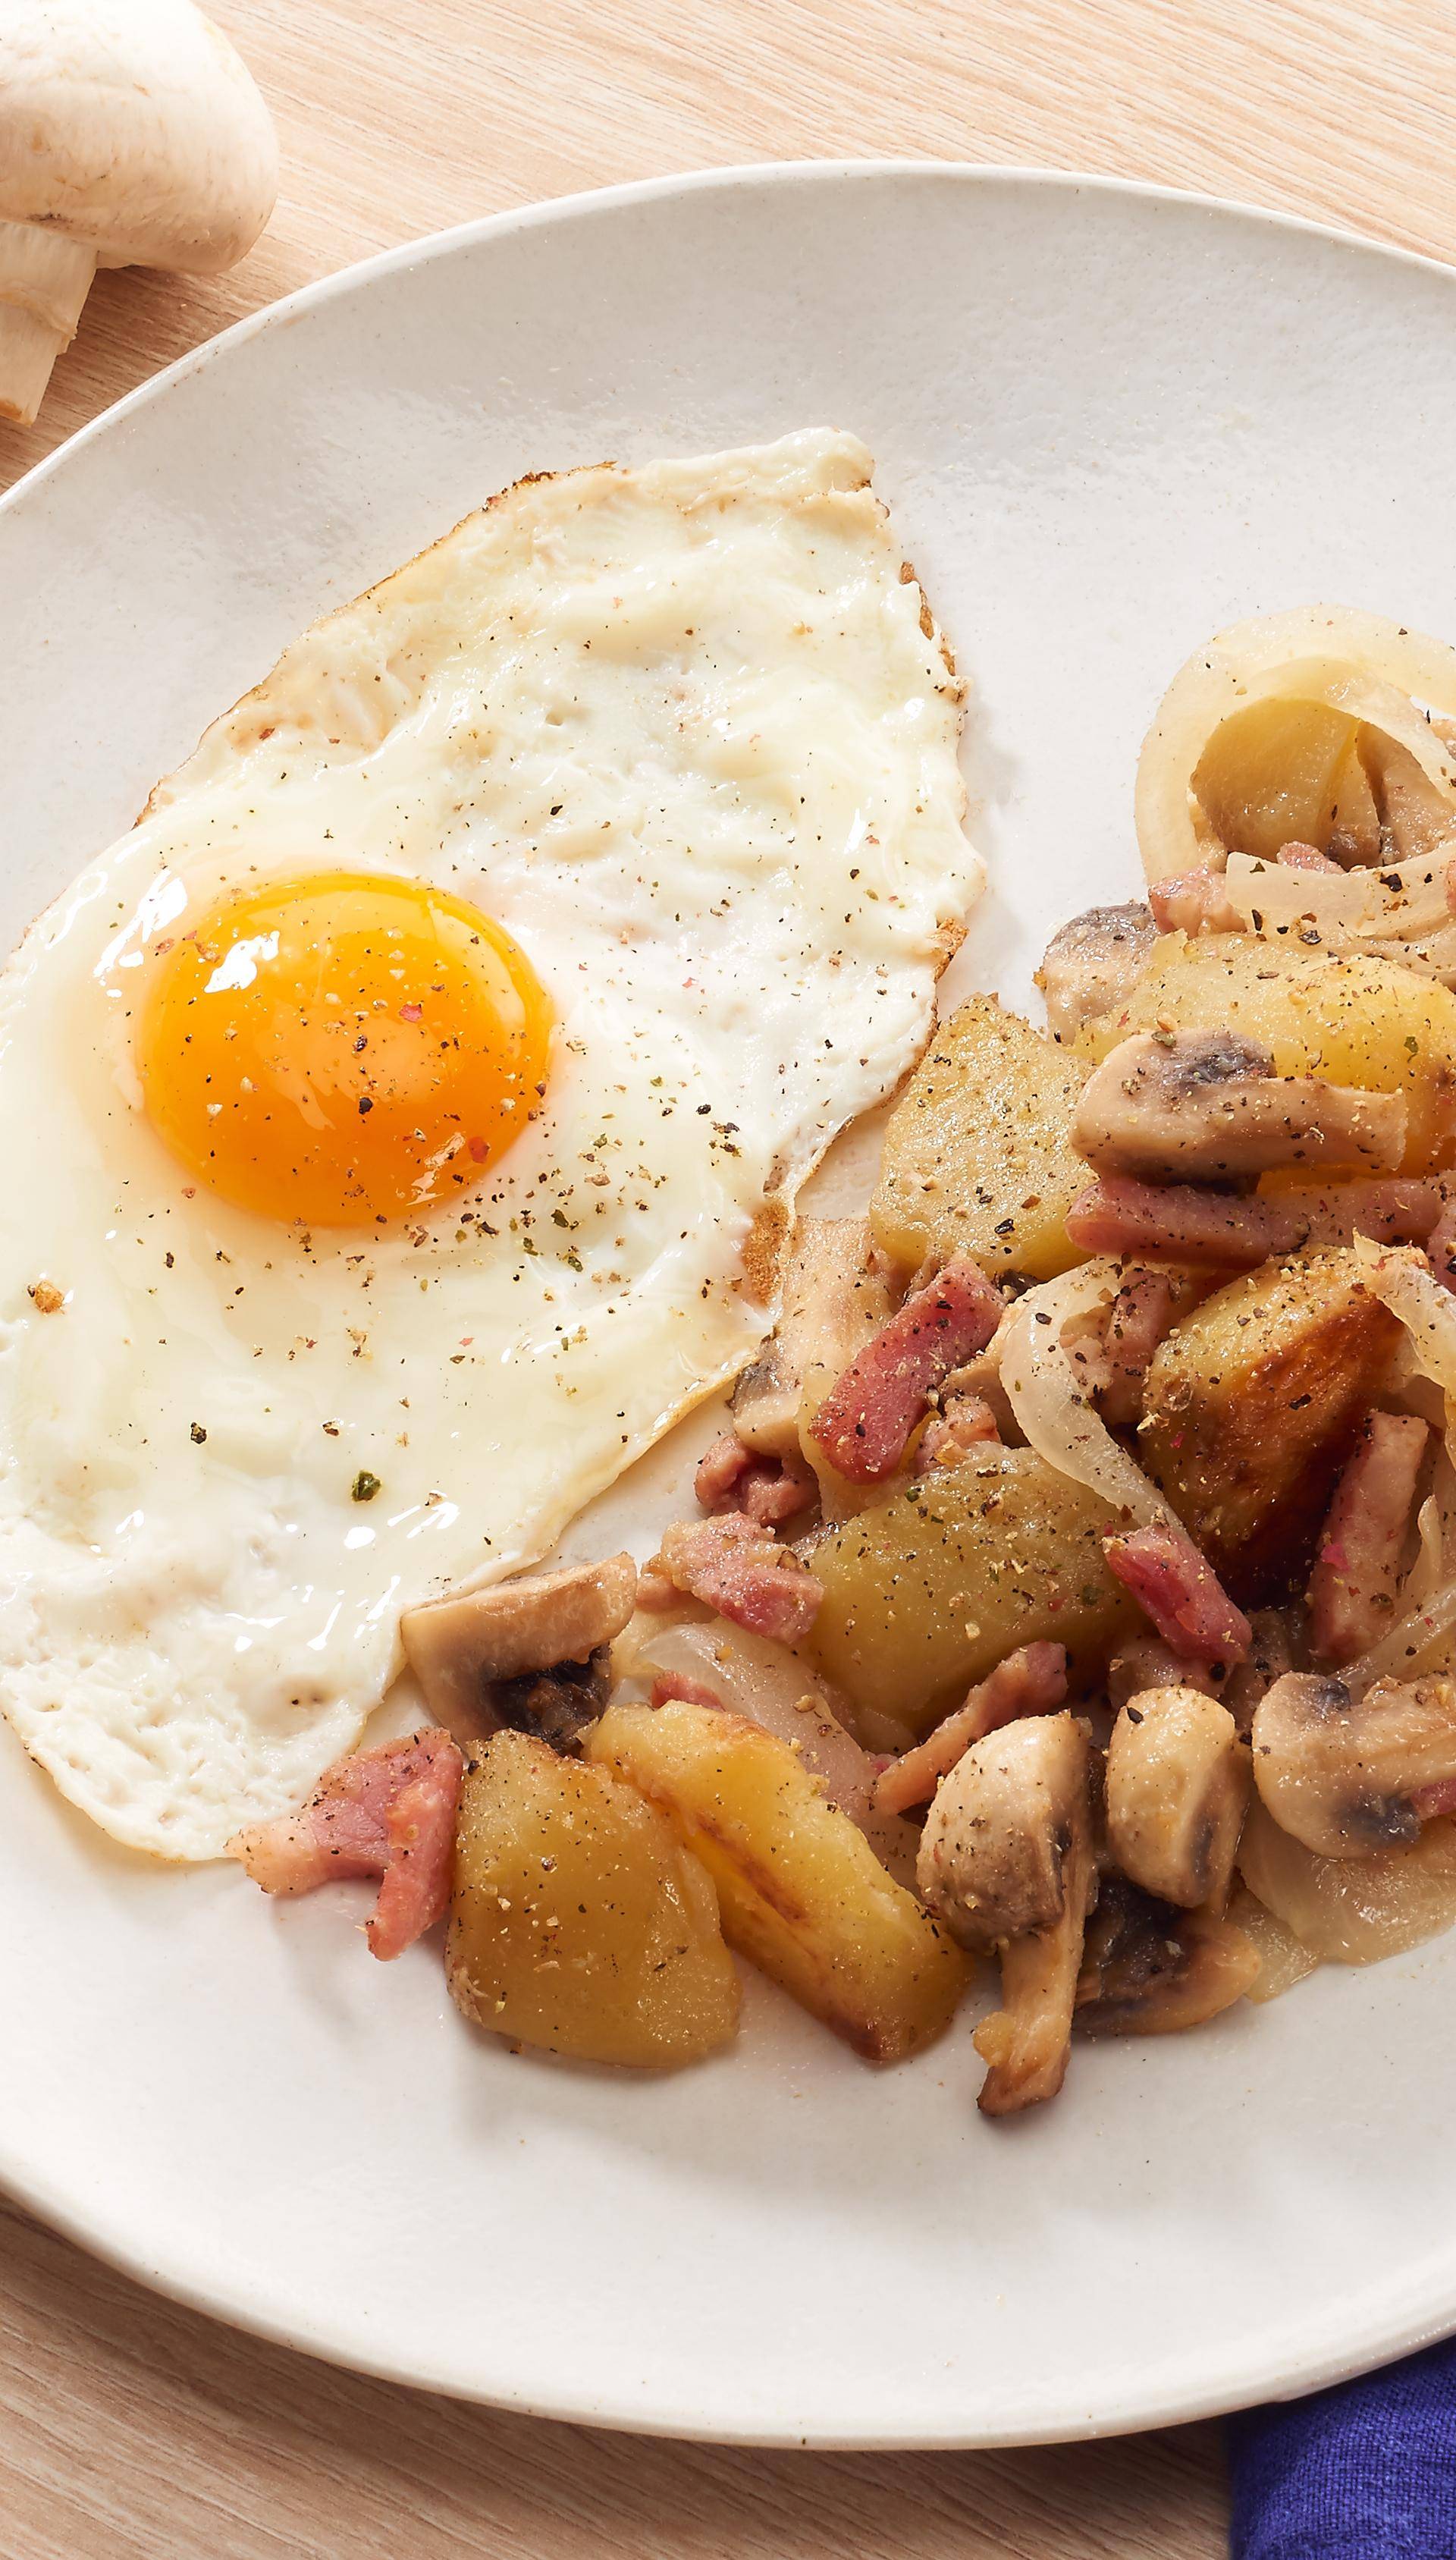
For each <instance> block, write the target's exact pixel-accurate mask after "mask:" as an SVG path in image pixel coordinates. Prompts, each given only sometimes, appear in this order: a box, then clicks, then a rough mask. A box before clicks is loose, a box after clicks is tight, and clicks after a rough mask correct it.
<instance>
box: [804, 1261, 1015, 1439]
mask: <svg viewBox="0 0 1456 2560" xmlns="http://www.w3.org/2000/svg"><path fill="white" fill-rule="evenodd" d="M1002 1314H1003V1306H1002V1300H1001V1296H1000V1292H999V1291H998V1290H996V1289H993V1287H992V1285H991V1283H990V1281H989V1280H988V1279H987V1278H986V1275H985V1273H984V1272H983V1271H982V1270H981V1268H980V1266H979V1264H977V1263H975V1262H971V1261H959V1262H947V1264H946V1266H945V1269H944V1270H943V1271H942V1272H941V1274H940V1276H939V1278H938V1279H936V1280H932V1281H931V1283H930V1285H929V1287H928V1288H926V1289H917V1290H916V1291H915V1293H914V1295H913V1297H910V1298H907V1299H906V1300H905V1303H904V1305H903V1306H902V1307H901V1308H900V1310H899V1312H898V1314H897V1315H894V1316H891V1317H890V1322H889V1324H888V1325H882V1327H881V1329H880V1331H879V1333H878V1334H877V1335H876V1336H875V1339H874V1341H873V1342H870V1343H867V1344H866V1346H865V1348H864V1350H863V1351H862V1352H861V1353H860V1355H859V1357H858V1359H856V1360H851V1362H850V1364H849V1367H848V1368H847V1369H846V1370H845V1372H844V1375H843V1376H842V1377H841V1378H840V1379H839V1380H838V1382H837V1384H836V1385H835V1386H834V1387H833V1388H832V1389H831V1391H830V1393H829V1394H828V1395H827V1396H826V1397H825V1399H824V1402H823V1403H822V1404H821V1405H820V1407H819V1410H818V1412H817V1413H816V1414H815V1416H814V1419H813V1421H812V1422H811V1423H810V1425H809V1429H810V1432H811V1434H812V1436H813V1438H814V1439H815V1441H816V1442H817V1443H818V1446H819V1447H820V1448H821V1449H822V1450H823V1452H824V1454H825V1456H826V1458H828V1459H829V1461H830V1463H831V1465H832V1466H835V1467H837V1468H838V1469H839V1472H840V1474H841V1475H842V1476H848V1477H849V1479H850V1481H851V1483H852V1484H856V1485H878V1484H881V1483H883V1481H884V1479H885V1478H886V1477H887V1476H892V1475H893V1473H894V1470H895V1468H896V1467H897V1466H898V1465H899V1462H900V1459H901V1458H902V1457H903V1455H904V1447H905V1442H906V1441H907V1440H908V1438H909V1436H910V1433H911V1432H912V1431H913V1429H914V1427H915V1424H916V1423H917V1422H918V1421H919V1419H920V1416H921V1414H922V1413H923V1411H924V1409H925V1399H926V1397H927V1396H928V1395H930V1394H932V1393H933V1392H934V1390H935V1388H936V1387H937V1386H939V1384H940V1382H941V1380H942V1378H947V1377H949V1375H950V1373H951V1370H952V1369H956V1368H959V1367H960V1366H961V1364H962V1362H963V1361H964V1360H974V1358H975V1356H976V1354H977V1352H982V1351H984V1350H985V1348H986V1345H987V1344H988V1343H989V1341H990V1340H991V1337H992V1335H993V1334H994V1333H995V1331H996V1328H997V1326H998V1325H999V1323H1000V1322H1001V1317H1002Z"/></svg>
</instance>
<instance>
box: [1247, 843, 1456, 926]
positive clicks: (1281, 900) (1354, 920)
mask: <svg viewBox="0 0 1456 2560" xmlns="http://www.w3.org/2000/svg"><path fill="white" fill-rule="evenodd" d="M1452 815H1453V822H1456V811H1453V813H1452ZM1453 860H1456V832H1453V835H1452V839H1451V842H1450V844H1449V845H1448V846H1444V847H1442V848H1441V849H1440V851H1439V852H1438V853H1434V854H1426V855H1423V856H1422V857H1421V858H1420V859H1419V860H1418V861H1415V862H1409V863H1398V864H1396V865H1394V866H1393V867H1392V869H1391V870H1389V871H1379V872H1375V871H1360V872H1303V871H1292V870H1290V869H1289V868H1288V867H1287V866H1286V865H1284V864H1282V863H1264V862H1259V861H1256V860H1255V858H1254V856H1253V855H1252V854H1230V855H1229V857H1228V861H1227V864H1226V866H1225V869H1224V873H1223V886H1224V891H1225V893H1226V895H1227V898H1228V902H1229V904H1230V906H1232V907H1234V908H1235V909H1236V910H1237V912H1238V913H1239V914H1240V915H1241V916H1242V917H1243V919H1244V921H1245V923H1246V924H1247V925H1248V927H1249V930H1250V931H1251V932H1253V933H1260V934H1262V935H1263V937H1264V939H1265V941H1278V940H1280V939H1282V938H1283V937H1284V936H1285V935H1286V934H1289V933H1292V932H1295V931H1297V929H1298V928H1299V927H1300V926H1301V925H1305V924H1313V925H1314V926H1315V928H1316V929H1317V931H1318V932H1319V933H1320V934H1321V935H1322V936H1323V937H1324V938H1325V939H1326V940H1329V939H1331V938H1332V937H1334V938H1336V939H1338V940H1342V941H1348V942H1359V941H1367V940H1368V941H1381V940H1385V941H1388V940H1390V939H1391V938H1394V939H1396V940H1399V939H1401V938H1402V937H1404V936H1406V935H1411V936H1413V935H1416V934H1421V933H1434V932H1437V931H1438V930H1439V929H1440V928H1441V927H1443V926H1445V925H1448V924H1449V923H1450V921H1451V877H1452V876H1451V865H1452V862H1453Z"/></svg>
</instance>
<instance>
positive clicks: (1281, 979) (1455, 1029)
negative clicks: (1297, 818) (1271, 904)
mask: <svg viewBox="0 0 1456 2560" xmlns="http://www.w3.org/2000/svg"><path fill="white" fill-rule="evenodd" d="M1160 1023H1171V1024H1173V1025H1174V1026H1175V1027H1176V1028H1178V1029H1179V1030H1184V1031H1220V1030H1223V1029H1225V1028H1226V1029H1231V1030H1234V1031H1239V1032H1243V1033H1244V1034H1245V1035H1246V1036H1247V1037H1248V1038H1249V1039H1250V1040H1262V1041H1263V1043H1264V1045H1265V1046H1266V1047H1267V1048H1269V1049H1272V1051H1273V1054H1274V1064H1275V1066H1276V1068H1277V1069H1278V1072H1279V1073H1280V1074H1281V1075H1317V1076H1322V1077H1323V1078H1324V1079H1325V1081H1326V1082H1327V1083H1330V1084H1353V1085H1358V1086H1359V1087H1361V1088H1362V1090H1364V1091H1365V1092H1368V1093H1403V1094H1404V1095H1405V1099H1406V1105H1407V1108H1408V1112H1409V1122H1408V1129H1407V1139H1406V1150H1405V1171H1406V1172H1407V1173H1425V1172H1428V1171H1430V1170H1432V1169H1433V1168H1440V1167H1443V1166H1447V1165H1449V1164H1451V1163H1452V1161H1453V1157H1456V995H1453V994H1452V993H1451V991H1450V989H1449V988H1447V987H1443V986H1441V985H1439V984H1438V983H1437V981H1436V980H1435V979H1432V978H1418V977H1417V976H1416V975H1415V973H1414V971H1413V970H1410V969H1401V968H1399V967H1397V966H1396V964H1395V963H1394V962H1393V961H1390V960H1374V959H1370V960H1367V959H1354V958H1352V959H1334V958H1332V957H1331V956H1330V955H1329V954H1328V953H1325V952H1313V953H1311V952H1307V951H1302V950H1295V949H1292V948H1290V947H1289V946H1288V945H1287V944H1285V943H1283V942H1260V941H1257V940H1255V939H1254V938H1253V936H1252V935H1249V934H1243V933H1202V934H1200V935H1199V936H1198V937H1197V939H1196V940H1193V941H1190V940H1188V939H1187V938H1186V937H1185V936H1184V935H1183V934H1181V933H1171V934H1168V935H1166V936H1165V937H1164V939H1163V940H1162V941H1161V942H1160V943H1159V944H1158V946H1157V948H1156V950H1155V951H1154V954H1153V959H1152V963H1151V966H1150V967H1149V969H1148V970H1147V972H1146V974H1145V975H1144V976H1143V977H1142V978H1140V979H1139V981H1138V984H1137V985H1136V987H1135V988H1134V989H1133V991H1132V994H1131V995H1130V996H1129V997H1128V998H1127V1000H1126V1002H1125V1003H1124V1004H1121V1005H1117V1006H1115V1007H1114V1008H1113V1010H1112V1012H1111V1013H1110V1014H1105V1015H1103V1016H1102V1017H1101V1018H1100V1019H1099V1020H1098V1021H1096V1022H1093V1023H1089V1024H1088V1025H1087V1027H1086V1029H1085V1031H1084V1032H1083V1033H1082V1034H1081V1036H1080V1039H1079V1040H1078V1046H1079V1047H1080V1048H1082V1049H1083V1050H1084V1052H1085V1053H1086V1054H1087V1055H1088V1056H1090V1057H1093V1058H1096V1059H1101V1058H1104V1057H1105V1056H1106V1055H1107V1053H1108V1051H1109V1049H1113V1048H1115V1047H1116V1046H1117V1043H1118V1041H1119V1040H1127V1039H1128V1038H1130V1036H1131V1035H1132V1033H1134V1032H1144V1031H1152V1030H1155V1029H1156V1028H1157V1026H1158V1025H1159V1024H1160Z"/></svg>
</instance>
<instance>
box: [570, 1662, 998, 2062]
mask: <svg viewBox="0 0 1456 2560" xmlns="http://www.w3.org/2000/svg"><path fill="white" fill-rule="evenodd" d="M587 1748H588V1750H589V1751H590V1753H591V1757H592V1759H593V1761H596V1762H598V1763H604V1764H605V1765H606V1766H607V1767H608V1768H610V1769H613V1770H615V1771H616V1772H617V1773H618V1774H619V1775H620V1776H621V1777H623V1778H626V1779H628V1780H630V1782H631V1784H632V1785H633V1786H634V1787H640V1788H641V1790H642V1792H643V1794H644V1795H646V1796H650V1797H651V1798H652V1800H653V1802H654V1803H655V1804H659V1805H661V1806H662V1807H663V1808H664V1810H665V1811H666V1813H667V1814H668V1816H669V1818H670V1820H671V1821H672V1822H673V1824H674V1825H675V1827H676V1829H677V1831H678V1833H679V1834H680V1836H681V1838H682V1839H683V1840H685V1841H686V1842H688V1843H689V1845H690V1846H691V1847H692V1848H693V1849H694V1851H695V1852H696V1853H697V1855H698V1856H699V1857H701V1858H702V1860H703V1863H704V1865H705V1866H706V1867H707V1868H708V1870H709V1873H710V1874H711V1875H712V1877H713V1879H714V1881H715V1883H716V1884H717V1886H718V1892H719V1900H720V1903H721V1906H722V1910H723V1925H724V1928H725V1930H726V1931H727V1933H728V1938H729V1939H730V1940H731V1942H732V1944H733V1945H734V1946H735V1947H738V1948H741V1950H742V1952H743V1954H744V1955H745V1956H750V1957H751V1958H752V1960H753V1962H754V1964H755V1965H759V1966H761V1967H762V1970H763V1971H764V1973H765V1974H769V1975H771V1976H772V1978H773V1980H774V1981H775V1982H776V1983H779V1984H781V1986H782V1988H783V1989H784V1990H785V1991H786V1992H788V1993H790V1994H791V1996H792V1997H793V1999H795V2000H799V2001H801V2002H802V2004H803V2006H804V2007H805V2008H807V2009H811V2010H812V2011H813V2013H814V2015H815V2016H816V2017H818V2018H822V2019H823V2021H824V2023H825V2025H826V2026H830V2027H833V2029H834V2032H835V2034H836V2035H842V2036H843V2037H844V2039H845V2042H846V2043H847V2044H852V2045H853V2046H854V2048H855V2050H856V2052H857V2053H863V2054H865V2055H866V2056H867V2057H868V2059H869V2060H870V2061H872V2062H896V2061H898V2060H900V2059H901V2057H902V2056H903V2055H905V2054H907V2053H914V2052H917V2051H918V2050H919V2048H920V2046H921V2045H923V2044H928V2043H929V2042H930V2040H931V2038H932V2037H934V2036H936V2035H938V2034H939V2033H940V2030H941V2028H942V2027H943V2026H944V2025H945V2024H946V2022H947V2020H948V2019H949V2017H950V2014H951V2011H952V2010H953V2008H954V2007H955V2004H956V2001H957V2000H959V1998H960V1995H961V1992H962V1991H963V1989H964V1988H965V1984H966V1981H967V1978H968V1966H967V1962H966V1959H965V1957H964V1956H963V1955H962V1954H961V1952H960V1950H959V1948H958V1947H954V1946H952V1944H951V1942H950V1940H949V1939H948V1938H947V1937H944V1936H943V1935H942V1933H941V1932H940V1930H938V1929H937V1928H936V1926H935V1923H934V1922H933V1920H931V1919H930V1918H929V1916H928V1914H927V1913H926V1912H924V1911H923V1910H922V1909H921V1907H920V1905H919V1903H918V1902H917V1901H916V1900H915V1897H914V1895H913V1894H912V1893H907V1892H906V1891H905V1889H904V1887H903V1886H902V1885H899V1884H896V1883H895V1882H894V1880H893V1878H892V1877H891V1876H890V1875H888V1874H887V1872H886V1870H885V1868H884V1867H883V1866H882V1865H881V1863H880V1860H879V1858H878V1857H877V1856H876V1854H875V1852H874V1850H873V1849H872V1847H871V1846H870V1843H869V1841H868V1840H866V1838H865V1835H864V1833H863V1832H861V1831H859V1830H857V1829H856V1827H855V1825H854V1824H853V1823H852V1822H851V1821H850V1819H849V1817H848V1815H847V1814H842V1813H840V1811H839V1810H838V1808H837V1807H836V1806H834V1805H832V1804H830V1802H829V1800H828V1798H827V1797H826V1796H825V1794H824V1791H823V1789H822V1787H821V1785H820V1783H819V1781H818V1779H816V1778H815V1777H813V1776H812V1775H811V1773H810V1772H809V1771H808V1770H807V1769H806V1768H805V1767H804V1765H803V1762H802V1761H801V1760H800V1758H799V1756H798V1754H797V1752H796V1751H794V1750H792V1749H791V1748H790V1746H789V1744H788V1743H786V1742H780V1741H779V1739H778V1737H777V1735H776V1734H772V1733H765V1732H764V1730H763V1728H762V1726H761V1725H757V1724H749V1723H748V1722H747V1721H746V1720H745V1719H744V1718H743V1717H742V1716H737V1715H729V1714H728V1713H727V1712H726V1711H725V1710H724V1709H723V1708H720V1707H711V1706H691V1705H689V1704H688V1703H687V1702H686V1701H685V1700H683V1699H680V1698H677V1699H671V1700H669V1702H668V1704H667V1705H666V1706H659V1707H650V1706H612V1707H608V1709H607V1711H606V1713H605V1715H604V1716H603V1717H602V1719H601V1722H600V1723H599V1724H598V1725H597V1727H596V1729H595V1731H594V1733H593V1734H592V1736H591V1739H590V1741H589V1743H588V1745H587Z"/></svg>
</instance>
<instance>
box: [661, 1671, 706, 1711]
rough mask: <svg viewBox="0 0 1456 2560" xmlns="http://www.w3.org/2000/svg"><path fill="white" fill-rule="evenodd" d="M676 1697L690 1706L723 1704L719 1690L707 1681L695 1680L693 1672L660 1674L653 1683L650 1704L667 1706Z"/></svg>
mask: <svg viewBox="0 0 1456 2560" xmlns="http://www.w3.org/2000/svg"><path fill="white" fill-rule="evenodd" d="M675 1697H680V1698H683V1699H685V1700H686V1702H687V1704H688V1705H689V1706H722V1704H723V1699H722V1698H721V1697H720V1696H719V1694H718V1691H717V1689H716V1688H710V1687H709V1685H708V1682H707V1680H694V1678H693V1676H692V1674H691V1672H659V1673H658V1675H657V1678H656V1680H654V1681H653V1683H652V1690H651V1695H650V1698H649V1701H648V1702H649V1704H650V1705H652V1706H666V1705H667V1704H668V1702H669V1700H670V1699H672V1698H675Z"/></svg>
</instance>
